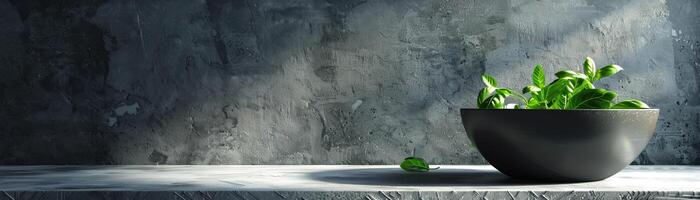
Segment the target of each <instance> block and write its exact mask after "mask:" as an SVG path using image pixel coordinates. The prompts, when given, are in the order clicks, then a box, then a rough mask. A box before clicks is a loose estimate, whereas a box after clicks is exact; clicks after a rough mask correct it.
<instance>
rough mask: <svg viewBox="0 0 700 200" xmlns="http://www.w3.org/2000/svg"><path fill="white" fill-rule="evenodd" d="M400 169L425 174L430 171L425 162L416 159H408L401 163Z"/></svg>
mask: <svg viewBox="0 0 700 200" xmlns="http://www.w3.org/2000/svg"><path fill="white" fill-rule="evenodd" d="M400 166H401V169H403V170H405V171H407V172H427V171H430V165H428V163H427V162H425V160H423V159H422V158H418V157H408V158H406V159H404V160H403V162H401V165H400Z"/></svg>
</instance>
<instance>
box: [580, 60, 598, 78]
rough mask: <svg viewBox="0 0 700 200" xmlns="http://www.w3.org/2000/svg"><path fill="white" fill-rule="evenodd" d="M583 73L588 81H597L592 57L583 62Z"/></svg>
mask: <svg viewBox="0 0 700 200" xmlns="http://www.w3.org/2000/svg"><path fill="white" fill-rule="evenodd" d="M583 73H585V74H586V76H588V80H591V82H593V81H596V79H595V78H596V68H595V62H593V59H592V58H591V57H586V60H584V61H583Z"/></svg>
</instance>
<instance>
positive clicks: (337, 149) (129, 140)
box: [0, 0, 700, 164]
mask: <svg viewBox="0 0 700 200" xmlns="http://www.w3.org/2000/svg"><path fill="white" fill-rule="evenodd" d="M697 10H700V1H695V0H668V1H663V0H612V1H606V0H587V1H584V0H571V1H568V0H559V1H551V0H522V1H516V0H510V1H508V0H494V1H481V0H454V1H449V0H445V1H443V0H429V1H426V0H400V1H399V0H297V1H287V0H247V1H244V0H196V1H193V0H168V1H165V0H163V1H135V0H132V1H127V0H123V1H105V2H101V1H93V0H75V1H55V0H45V1H22V0H11V1H7V0H0V44H1V45H0V63H1V64H0V65H1V67H0V77H1V78H0V88H1V89H2V90H0V121H1V122H2V126H0V164H155V163H158V164H395V163H398V162H399V161H400V160H401V159H402V158H403V157H405V156H408V155H411V154H412V152H413V151H414V150H415V153H416V155H418V156H421V157H424V158H426V159H427V160H428V161H429V162H431V163H438V164H484V163H485V161H484V160H483V158H482V157H481V156H480V155H479V153H478V152H477V151H476V149H475V148H474V146H473V145H471V144H470V142H469V141H468V140H467V138H466V136H465V133H464V130H463V128H462V127H461V122H460V121H459V117H458V109H459V108H465V107H475V96H476V93H477V91H478V90H479V89H480V88H481V87H482V84H481V83H480V79H479V75H480V74H482V73H488V74H491V75H494V76H495V77H496V78H497V79H498V80H499V81H500V82H501V83H502V85H505V86H509V87H513V88H521V87H522V86H524V85H525V84H526V83H527V82H528V80H529V78H528V77H529V75H530V71H531V69H532V66H533V65H534V64H537V63H541V64H544V66H545V70H546V71H547V73H548V75H549V76H550V77H549V78H550V80H551V77H552V76H551V75H552V73H553V72H554V71H556V70H561V69H577V68H578V67H577V66H579V65H580V63H581V61H582V59H583V57H585V56H587V55H588V56H591V57H593V58H594V59H595V60H596V61H597V63H598V65H599V66H602V65H605V64H608V63H617V64H619V65H621V66H622V67H624V68H625V71H623V72H621V73H620V74H619V75H617V76H614V77H612V78H609V79H606V80H603V81H601V82H600V83H599V84H598V86H599V87H604V88H610V89H614V90H617V91H618V93H619V95H620V98H621V99H624V98H639V99H642V100H644V101H646V102H647V103H649V104H650V105H651V106H653V107H657V108H660V109H661V110H662V114H661V118H660V120H659V125H658V128H657V133H656V136H655V137H654V138H653V141H652V142H651V143H650V144H649V146H648V147H647V148H646V150H645V151H644V152H643V153H642V155H641V156H640V157H639V158H638V159H637V160H636V161H635V163H636V164H700V153H699V151H700V135H698V132H699V131H700V95H699V94H698V92H699V91H700V71H698V70H699V68H700V23H699V21H700V12H697Z"/></svg>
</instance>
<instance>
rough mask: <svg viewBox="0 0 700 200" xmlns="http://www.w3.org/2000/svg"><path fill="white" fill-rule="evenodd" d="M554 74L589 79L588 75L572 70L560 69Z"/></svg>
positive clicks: (559, 76) (560, 76) (561, 76)
mask: <svg viewBox="0 0 700 200" xmlns="http://www.w3.org/2000/svg"><path fill="white" fill-rule="evenodd" d="M554 75H555V76H557V78H567V77H570V78H581V79H588V76H586V75H583V74H579V73H576V72H575V71H571V70H564V71H559V72H557V73H555V74H554Z"/></svg>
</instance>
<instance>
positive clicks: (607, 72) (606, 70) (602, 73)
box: [596, 65, 623, 79]
mask: <svg viewBox="0 0 700 200" xmlns="http://www.w3.org/2000/svg"><path fill="white" fill-rule="evenodd" d="M622 70H623V69H622V67H620V66H619V65H608V66H605V67H603V68H601V69H600V70H598V73H597V74H596V78H597V79H601V78H605V77H608V76H612V75H615V74H616V73H617V72H620V71H622Z"/></svg>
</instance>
